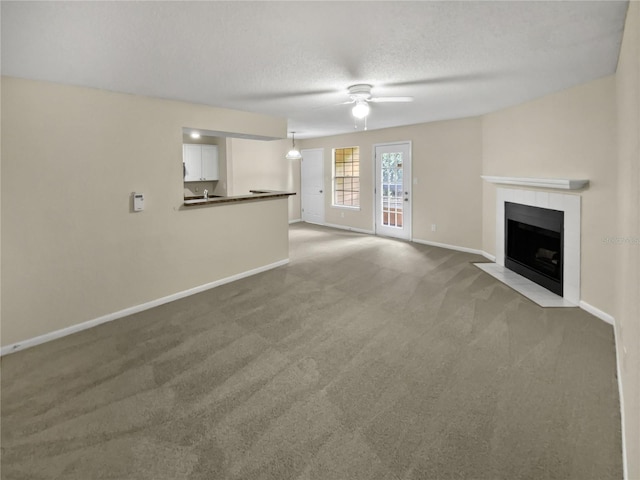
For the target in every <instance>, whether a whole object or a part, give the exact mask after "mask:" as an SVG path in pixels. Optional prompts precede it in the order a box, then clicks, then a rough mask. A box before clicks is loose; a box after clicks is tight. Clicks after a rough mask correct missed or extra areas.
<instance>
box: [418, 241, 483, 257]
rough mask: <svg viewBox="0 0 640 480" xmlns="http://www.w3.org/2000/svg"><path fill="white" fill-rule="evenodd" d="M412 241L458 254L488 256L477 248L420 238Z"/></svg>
mask: <svg viewBox="0 0 640 480" xmlns="http://www.w3.org/2000/svg"><path fill="white" fill-rule="evenodd" d="M412 241H413V242H415V243H421V244H423V245H430V246H432V247H440V248H446V249H448V250H456V251H458V252H465V253H474V254H476V255H482V256H483V257H486V256H487V255H488V253H486V252H483V251H482V250H476V249H475V248H469V247H459V246H457V245H449V244H446V243H438V242H431V241H429V240H420V239H419V238H414V239H413V240H412Z"/></svg>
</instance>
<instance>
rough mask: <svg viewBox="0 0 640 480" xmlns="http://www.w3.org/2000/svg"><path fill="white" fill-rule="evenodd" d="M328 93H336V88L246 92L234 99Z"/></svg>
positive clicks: (256, 99) (294, 96)
mask: <svg viewBox="0 0 640 480" xmlns="http://www.w3.org/2000/svg"><path fill="white" fill-rule="evenodd" d="M330 93H336V90H333V89H332V90H329V89H324V90H306V91H298V92H266V93H248V94H244V95H237V96H236V97H234V98H233V99H234V100H251V101H259V100H285V99H288V98H300V97H310V96H313V95H327V94H330Z"/></svg>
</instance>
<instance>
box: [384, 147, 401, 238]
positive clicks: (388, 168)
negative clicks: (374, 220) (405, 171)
mask: <svg viewBox="0 0 640 480" xmlns="http://www.w3.org/2000/svg"><path fill="white" fill-rule="evenodd" d="M380 166H381V169H382V171H381V172H380V180H381V182H382V184H381V185H380V188H379V189H378V191H379V192H380V195H381V197H382V198H381V199H380V200H381V205H382V208H381V214H382V219H381V222H382V225H384V226H387V227H395V228H402V207H403V205H402V202H403V193H402V192H403V191H404V185H403V183H402V152H396V153H383V154H382V161H381V162H380Z"/></svg>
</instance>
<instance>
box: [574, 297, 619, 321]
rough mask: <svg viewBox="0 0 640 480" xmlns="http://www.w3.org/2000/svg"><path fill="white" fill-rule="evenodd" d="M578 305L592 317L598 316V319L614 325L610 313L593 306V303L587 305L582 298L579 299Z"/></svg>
mask: <svg viewBox="0 0 640 480" xmlns="http://www.w3.org/2000/svg"><path fill="white" fill-rule="evenodd" d="M578 305H579V307H580V308H581V309H583V310H586V311H587V312H589V313H590V314H591V315H593V316H594V317H598V318H599V319H600V320H603V321H605V322H607V323H608V324H609V325H615V320H614V319H613V317H612V316H611V315H609V314H608V313H606V312H603V311H602V310H600V309H598V308H596V307H594V306H593V305H589V304H588V303H587V302H585V301H584V300H580V303H579V304H578Z"/></svg>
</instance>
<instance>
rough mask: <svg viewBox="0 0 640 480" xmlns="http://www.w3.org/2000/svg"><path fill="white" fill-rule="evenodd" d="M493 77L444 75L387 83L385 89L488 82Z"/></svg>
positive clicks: (472, 74) (486, 75)
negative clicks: (479, 81)
mask: <svg viewBox="0 0 640 480" xmlns="http://www.w3.org/2000/svg"><path fill="white" fill-rule="evenodd" d="M492 77H493V75H491V74H490V73H488V72H485V73H469V74H462V75H443V76H440V77H431V78H419V79H416V80H408V81H404V82H392V83H385V85H384V86H385V87H410V86H420V85H438V84H449V83H453V82H473V81H478V80H487V79H491V78H492Z"/></svg>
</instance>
